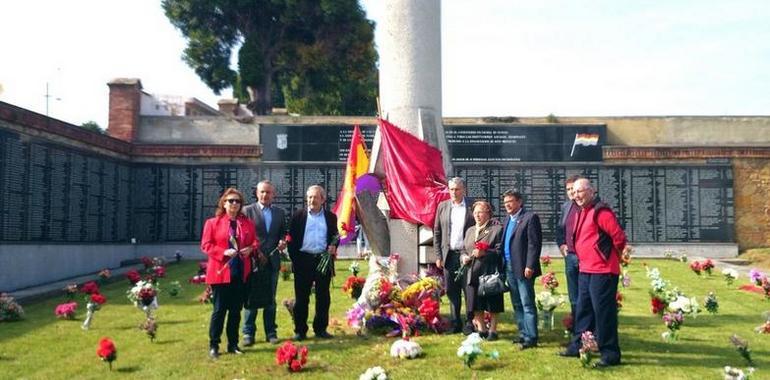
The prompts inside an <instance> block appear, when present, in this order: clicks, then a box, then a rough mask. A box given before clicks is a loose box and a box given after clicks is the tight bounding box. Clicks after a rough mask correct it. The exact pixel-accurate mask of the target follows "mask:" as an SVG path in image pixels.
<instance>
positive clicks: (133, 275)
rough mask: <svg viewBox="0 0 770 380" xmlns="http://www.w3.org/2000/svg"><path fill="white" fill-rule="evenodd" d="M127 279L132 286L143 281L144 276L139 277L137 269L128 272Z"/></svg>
mask: <svg viewBox="0 0 770 380" xmlns="http://www.w3.org/2000/svg"><path fill="white" fill-rule="evenodd" d="M126 278H127V279H128V282H130V283H131V285H134V284H136V283H137V282H139V280H141V279H142V276H141V275H139V272H138V271H137V270H136V269H131V270H130V271H128V272H126Z"/></svg>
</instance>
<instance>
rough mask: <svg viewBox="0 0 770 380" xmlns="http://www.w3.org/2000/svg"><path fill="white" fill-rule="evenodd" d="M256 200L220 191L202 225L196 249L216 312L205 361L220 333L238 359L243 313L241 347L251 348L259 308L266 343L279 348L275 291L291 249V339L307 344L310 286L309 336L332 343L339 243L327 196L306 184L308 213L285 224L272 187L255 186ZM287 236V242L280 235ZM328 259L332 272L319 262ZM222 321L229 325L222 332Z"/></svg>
mask: <svg viewBox="0 0 770 380" xmlns="http://www.w3.org/2000/svg"><path fill="white" fill-rule="evenodd" d="M256 196H257V202H256V203H254V204H250V205H247V206H244V197H243V194H242V193H241V192H240V191H238V190H237V189H235V188H229V189H227V190H225V191H224V192H223V193H222V196H221V197H220V198H219V202H218V203H217V208H216V212H215V215H214V217H212V218H210V219H208V220H206V223H205V225H204V227H203V234H202V237H201V250H202V251H203V252H204V253H205V254H206V255H207V256H208V265H207V268H206V283H207V284H208V285H210V286H211V290H212V304H213V311H212V313H211V321H210V323H209V356H210V357H211V358H212V359H216V358H217V357H219V344H220V342H221V336H222V330H223V329H224V330H225V332H226V336H227V352H228V353H232V354H242V353H243V351H241V348H240V347H239V345H238V335H239V334H238V329H239V327H240V321H241V311H242V310H243V312H244V319H245V322H244V325H243V345H244V346H251V345H253V344H254V343H255V337H256V336H255V335H256V334H255V333H256V319H257V314H258V310H259V309H263V322H264V323H263V326H264V332H265V340H266V341H268V342H270V343H273V344H276V343H278V335H277V328H278V326H277V325H276V320H275V316H276V301H275V297H276V290H277V286H278V271H279V270H280V265H281V256H280V254H281V252H282V251H284V250H285V249H287V248H288V252H289V257H290V259H291V261H292V266H293V271H294V293H295V296H296V301H295V306H294V311H293V320H294V332H295V335H294V338H293V339H294V340H295V341H300V340H304V339H307V332H308V325H307V319H308V305H309V303H310V293H311V290H312V289H313V287H314V286H315V294H316V302H315V317H314V319H313V332H314V333H315V336H316V337H317V338H321V339H329V338H332V335H331V334H329V332H328V331H327V326H328V324H329V306H330V304H331V296H330V293H329V285H330V283H331V276H332V273H333V270H334V257H336V252H337V244H338V240H337V239H335V236H336V234H337V217H336V216H335V215H334V214H333V213H332V212H329V211H328V210H325V209H324V208H323V205H324V203H325V201H326V191H325V190H324V188H323V187H321V186H310V187H309V188H308V189H307V193H306V207H305V208H304V209H301V210H298V211H297V212H295V213H294V214H293V215H292V216H291V218H290V219H289V223H288V226H287V225H286V218H285V214H284V211H283V210H282V209H280V208H278V207H275V206H273V200H274V198H275V187H274V186H273V184H272V183H271V182H270V181H268V180H264V181H261V182H259V184H257V188H256ZM287 231H288V236H287V235H285V234H286V232H287ZM325 254H328V255H330V257H331V260H330V263H329V269H328V270H324V271H323V272H322V271H320V270H319V269H318V268H319V265H318V264H319V262H320V261H321V259H322V257H323V256H324V255H325ZM225 319H226V320H227V323H226V326H225Z"/></svg>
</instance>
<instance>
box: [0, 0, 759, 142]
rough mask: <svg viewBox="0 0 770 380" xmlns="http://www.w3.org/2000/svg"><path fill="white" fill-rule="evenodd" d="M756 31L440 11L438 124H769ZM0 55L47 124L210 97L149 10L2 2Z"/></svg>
mask: <svg viewBox="0 0 770 380" xmlns="http://www.w3.org/2000/svg"><path fill="white" fill-rule="evenodd" d="M362 4H363V5H364V7H365V8H366V9H367V11H368V15H369V16H370V18H373V19H374V20H375V21H376V22H379V20H381V19H382V17H381V15H382V12H383V11H384V6H385V5H384V1H383V0H365V1H362ZM768 20H770V1H764V0H735V1H726V0H725V1H714V0H700V1H682V0H678V1H677V0H670V1H665V2H664V1H629V0H625V1H621V0H615V1H599V0H584V1H579V2H578V1H567V0H542V1H519V0H505V1H504V0H499V1H498V0H479V1H475V2H469V1H462V0H444V1H443V2H442V76H443V110H444V116H508V115H513V116H544V115H547V114H549V113H553V114H555V115H557V116H617V115H728V114H729V115H768V114H770V22H768ZM379 32H380V31H379V30H378V32H377V33H379ZM0 46H2V47H3V54H2V58H0V85H1V86H2V88H3V89H2V93H0V100H2V101H4V102H8V103H12V104H15V105H18V106H21V107H24V108H28V109H31V110H34V111H37V112H41V113H45V97H44V95H45V90H46V83H48V85H49V90H50V94H51V95H52V98H50V99H51V100H50V102H49V114H50V115H51V116H53V117H56V118H59V119H62V120H65V121H68V122H71V123H75V124H79V123H82V122H84V121H87V120H95V121H97V122H98V123H99V124H100V125H101V126H103V127H106V125H107V107H108V103H107V100H108V99H107V94H108V92H107V86H106V83H107V82H108V81H109V80H110V79H112V78H116V77H138V78H140V79H141V80H142V83H143V85H144V88H145V90H146V91H147V92H150V93H158V94H164V95H181V96H185V97H197V98H199V99H201V100H203V101H205V102H207V103H208V104H210V105H212V106H216V101H217V99H219V98H220V97H219V96H216V95H214V94H213V93H212V92H211V91H210V90H208V89H207V88H206V86H205V85H203V84H202V83H201V82H200V80H199V79H198V78H197V77H196V76H195V74H194V73H193V71H192V70H191V69H190V68H189V67H187V66H186V65H185V64H184V63H183V62H182V61H181V59H180V56H181V53H182V49H184V46H185V41H184V40H183V39H182V37H181V35H180V34H179V32H178V31H177V30H175V29H174V28H173V27H172V26H171V25H170V23H169V22H168V20H167V19H166V18H165V16H164V15H163V11H162V9H161V8H160V3H159V1H151V0H137V1H131V2H126V1H117V0H105V1H99V2H94V1H85V0H73V1H68V2H55V1H42V0H27V1H24V2H10V3H7V4H6V3H3V4H2V5H0ZM228 94H229V91H225V93H224V95H228ZM57 99H58V100H57Z"/></svg>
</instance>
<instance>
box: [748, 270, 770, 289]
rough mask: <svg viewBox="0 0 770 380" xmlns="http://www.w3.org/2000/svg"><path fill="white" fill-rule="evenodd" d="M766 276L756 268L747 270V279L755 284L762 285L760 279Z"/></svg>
mask: <svg viewBox="0 0 770 380" xmlns="http://www.w3.org/2000/svg"><path fill="white" fill-rule="evenodd" d="M764 278H766V276H765V274H764V273H762V272H760V271H758V270H757V269H756V268H752V269H751V270H750V271H749V279H751V282H752V283H753V284H754V285H756V286H762V280H763V279H764Z"/></svg>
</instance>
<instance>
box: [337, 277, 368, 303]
mask: <svg viewBox="0 0 770 380" xmlns="http://www.w3.org/2000/svg"><path fill="white" fill-rule="evenodd" d="M365 283H366V279H365V278H363V277H356V276H350V277H348V279H347V280H345V283H344V284H343V285H342V291H343V292H345V293H347V294H348V295H349V296H351V297H352V298H353V299H358V297H360V296H361V291H362V290H363V289H364V284H365Z"/></svg>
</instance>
